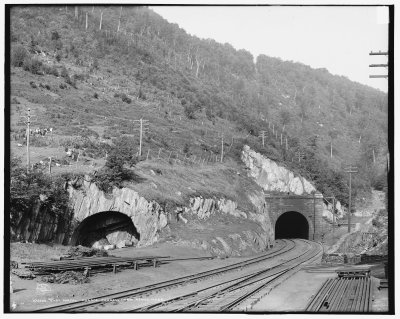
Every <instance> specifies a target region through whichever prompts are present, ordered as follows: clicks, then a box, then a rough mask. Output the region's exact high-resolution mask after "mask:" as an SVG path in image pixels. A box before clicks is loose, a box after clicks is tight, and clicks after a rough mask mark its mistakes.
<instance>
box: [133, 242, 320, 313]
mask: <svg viewBox="0 0 400 319" xmlns="http://www.w3.org/2000/svg"><path fill="white" fill-rule="evenodd" d="M306 243H307V245H309V243H308V242H306ZM320 252H321V249H319V251H318V253H317V254H315V255H313V256H311V257H314V256H317V255H318V254H320ZM306 255H307V256H306ZM309 255H310V252H309V250H306V251H305V252H304V253H302V254H301V255H299V256H296V257H294V258H291V259H289V260H285V261H284V262H283V263H281V264H279V265H276V266H274V267H271V268H269V269H265V270H264V271H262V272H261V273H256V274H255V275H254V276H251V277H249V278H245V279H243V280H242V281H240V282H235V283H233V284H231V285H230V286H227V287H225V288H224V289H222V290H220V291H218V292H216V293H213V294H210V295H208V296H206V297H201V298H200V299H199V298H197V299H194V300H193V301H189V300H187V299H188V298H192V297H195V296H196V295H197V294H199V293H201V292H202V291H203V290H204V289H202V290H199V291H197V293H196V292H195V293H190V294H186V295H181V296H178V297H175V298H172V299H169V300H167V301H162V302H159V303H156V304H152V305H148V306H145V307H139V308H136V309H133V310H131V311H130V312H136V311H149V310H154V309H155V308H160V307H165V306H169V305H170V304H171V303H173V302H178V303H179V302H181V301H182V300H185V299H186V305H185V306H180V305H179V304H178V305H177V306H178V308H176V307H177V306H175V308H174V309H173V311H190V310H192V309H193V307H194V308H197V307H198V306H199V305H201V304H202V303H204V302H206V301H207V300H213V299H214V300H215V299H219V298H220V297H221V296H222V295H223V294H227V293H231V292H235V291H237V290H240V289H242V288H245V287H246V288H247V287H248V286H251V285H254V284H257V283H259V282H260V281H265V280H266V279H267V278H270V277H274V278H273V279H270V280H268V281H267V282H263V283H262V285H257V289H252V290H251V291H249V292H247V293H246V294H241V296H240V297H239V298H236V300H235V301H233V302H231V303H230V304H229V305H227V306H223V307H222V308H220V309H219V311H224V310H227V309H225V308H230V307H232V306H234V305H237V304H238V303H240V302H242V301H243V300H245V299H247V298H249V296H251V295H253V294H254V293H256V292H258V291H259V290H261V289H262V288H264V287H265V286H266V285H267V284H269V283H271V282H272V281H273V280H276V279H277V278H280V277H282V276H283V275H285V274H287V273H288V272H289V271H291V270H293V269H294V268H298V267H299V266H300V264H302V263H304V262H305V261H308V260H310V256H309ZM304 256H306V257H307V258H306V259H304V261H301V262H300V263H297V264H296V265H294V266H291V267H289V268H285V269H283V270H281V271H278V272H275V273H272V274H271V273H270V272H271V271H272V270H273V269H279V268H282V267H283V265H284V264H288V263H290V262H293V260H296V259H298V258H301V257H304ZM260 274H262V275H264V277H263V278H258V277H259V276H260ZM249 280H252V281H250V282H249ZM232 281H236V280H235V279H234V280H230V281H228V282H225V283H229V282H232ZM207 290H208V289H207ZM168 310H170V309H168ZM207 310H208V309H207ZM212 310H215V309H212ZM158 311H159V310H158ZM164 311H165V309H164Z"/></svg>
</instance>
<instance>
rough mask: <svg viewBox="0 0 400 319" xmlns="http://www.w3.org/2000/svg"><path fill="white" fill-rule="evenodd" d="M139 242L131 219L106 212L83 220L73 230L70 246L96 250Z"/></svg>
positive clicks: (120, 214)
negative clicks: (102, 247) (107, 246)
mask: <svg viewBox="0 0 400 319" xmlns="http://www.w3.org/2000/svg"><path fill="white" fill-rule="evenodd" d="M139 240H140V234H139V233H138V231H137V229H136V227H135V226H134V224H133V222H132V220H131V218H129V217H128V216H127V215H125V214H122V213H120V212H112V211H106V212H101V213H97V214H94V215H92V216H89V217H87V218H86V219H84V220H83V221H82V222H81V223H80V224H79V226H78V227H77V228H76V229H75V231H74V233H73V235H72V238H71V245H82V246H87V247H96V248H97V247H100V246H104V245H110V244H111V245H119V244H121V243H122V242H124V243H125V242H131V243H136V242H138V241H139Z"/></svg>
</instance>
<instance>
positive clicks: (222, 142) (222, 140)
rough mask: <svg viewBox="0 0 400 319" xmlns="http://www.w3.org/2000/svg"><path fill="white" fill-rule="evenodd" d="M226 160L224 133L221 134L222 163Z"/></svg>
mask: <svg viewBox="0 0 400 319" xmlns="http://www.w3.org/2000/svg"><path fill="white" fill-rule="evenodd" d="M223 160H224V135H222V136H221V163H222V161H223Z"/></svg>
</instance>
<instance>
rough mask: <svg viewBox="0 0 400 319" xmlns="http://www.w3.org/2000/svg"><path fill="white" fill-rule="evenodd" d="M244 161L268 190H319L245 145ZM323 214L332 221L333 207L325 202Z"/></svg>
mask: <svg viewBox="0 0 400 319" xmlns="http://www.w3.org/2000/svg"><path fill="white" fill-rule="evenodd" d="M242 161H243V163H244V164H245V165H246V167H247V168H248V174H249V176H250V177H252V178H253V179H254V181H255V182H256V183H257V184H258V185H259V186H260V187H261V188H262V189H263V190H265V191H266V192H280V193H290V194H294V195H309V194H313V193H316V192H317V189H316V188H315V186H314V185H313V184H312V183H311V182H309V181H308V180H307V179H305V178H304V177H302V176H295V175H294V173H293V172H292V171H290V170H288V169H287V168H285V167H283V166H281V165H279V164H277V163H276V162H274V161H272V160H270V159H269V158H267V157H265V156H263V155H261V154H260V153H257V152H255V151H253V150H252V149H251V148H250V147H249V146H247V145H245V146H244V148H243V151H242ZM336 211H337V214H338V217H341V216H343V215H344V211H343V208H342V206H341V204H340V202H339V201H337V202H336ZM323 216H325V217H326V218H327V220H329V221H332V220H334V219H335V218H336V216H333V214H332V207H331V206H330V205H325V204H324V210H323Z"/></svg>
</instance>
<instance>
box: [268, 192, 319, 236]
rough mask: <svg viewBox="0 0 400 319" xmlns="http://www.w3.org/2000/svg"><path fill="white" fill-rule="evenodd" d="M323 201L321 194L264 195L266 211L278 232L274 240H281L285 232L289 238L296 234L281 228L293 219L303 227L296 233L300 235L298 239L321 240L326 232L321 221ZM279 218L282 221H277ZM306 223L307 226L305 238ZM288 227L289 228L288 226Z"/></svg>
mask: <svg viewBox="0 0 400 319" xmlns="http://www.w3.org/2000/svg"><path fill="white" fill-rule="evenodd" d="M323 200H324V199H323V196H322V194H321V193H316V194H312V195H302V196H297V195H290V194H279V195H266V196H265V203H266V210H267V211H268V213H269V214H270V216H271V219H272V221H273V225H274V229H275V231H277V230H278V234H277V233H275V239H276V238H283V237H280V236H283V233H285V232H287V233H286V235H289V236H291V235H293V234H296V231H295V230H293V231H290V229H289V230H288V229H287V228H282V225H284V223H285V222H286V224H287V225H289V224H291V223H293V219H295V220H297V222H299V223H301V225H303V226H302V231H301V232H300V233H297V235H300V238H307V239H309V240H316V241H320V240H321V239H322V238H323V234H324V233H325V232H326V229H325V228H326V225H325V223H324V219H323V210H324V203H323ZM286 214H288V215H286ZM290 214H292V215H290ZM283 215H285V216H283ZM299 215H300V216H299ZM281 216H282V219H281V220H279V219H280V218H281ZM278 221H279V223H278ZM306 222H307V224H308V235H307V236H306V233H307V231H306V226H305V223H306ZM277 223H278V225H277ZM277 226H278V229H277ZM288 227H289V228H290V225H289V226H288ZM277 236H278V237H277Z"/></svg>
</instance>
